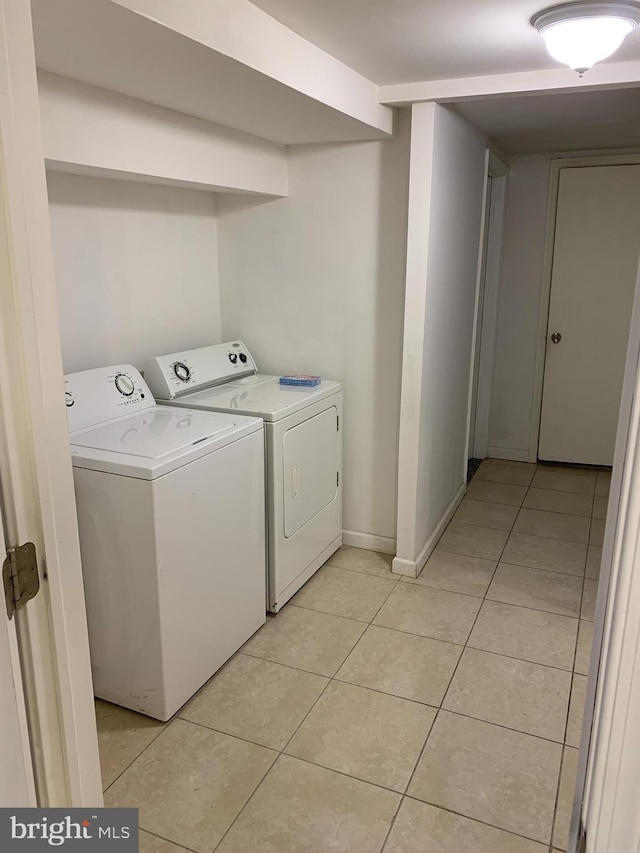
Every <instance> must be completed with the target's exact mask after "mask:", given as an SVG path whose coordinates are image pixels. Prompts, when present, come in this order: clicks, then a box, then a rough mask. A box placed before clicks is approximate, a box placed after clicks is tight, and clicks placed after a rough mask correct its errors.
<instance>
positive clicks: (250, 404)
mask: <svg viewBox="0 0 640 853" xmlns="http://www.w3.org/2000/svg"><path fill="white" fill-rule="evenodd" d="M278 379H279V377H277V376H265V375H264V374H260V373H255V374H253V375H252V376H246V377H244V378H243V379H237V380H235V381H234V382H227V383H226V384H224V385H218V386H216V387H214V388H207V389H205V390H203V391H196V392H195V393H194V394H186V395H185V396H183V397H180V398H179V400H176V401H175V402H176V403H179V404H180V405H182V406H189V408H194V409H199V408H202V409H208V410H212V409H213V410H215V411H218V412H230V413H235V412H237V413H238V414H241V415H249V416H254V417H260V418H262V419H263V420H265V421H279V420H280V419H281V418H286V417H289V415H293V414H295V413H297V412H299V411H300V410H301V409H304V408H306V407H307V406H312V405H313V404H314V403H318V402H319V401H320V400H323V399H325V397H330V396H331V395H333V394H337V393H338V392H339V391H341V390H342V383H341V382H337V381H334V380H327V379H323V380H322V381H321V382H320V384H319V385H315V386H314V387H312V388H308V387H298V386H295V385H280V383H279V381H278Z"/></svg>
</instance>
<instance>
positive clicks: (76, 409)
mask: <svg viewBox="0 0 640 853" xmlns="http://www.w3.org/2000/svg"><path fill="white" fill-rule="evenodd" d="M64 396H65V403H66V406H67V421H68V423H69V431H70V432H74V431H75V430H78V429H85V428H86V427H90V426H95V425H96V424H102V423H105V422H107V421H110V420H114V419H115V418H120V417H122V416H123V415H128V414H131V413H133V412H140V411H144V410H145V409H150V408H152V407H153V406H155V400H154V399H153V395H152V393H151V391H150V390H149V387H148V386H147V383H146V382H145V381H144V379H143V378H142V376H141V374H140V372H139V371H138V370H136V368H135V367H133V365H131V364H121V365H117V366H116V367H98V368H96V369H95V370H83V371H81V372H79V373H69V374H67V376H65V378H64Z"/></svg>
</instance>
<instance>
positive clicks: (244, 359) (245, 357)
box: [240, 352, 247, 364]
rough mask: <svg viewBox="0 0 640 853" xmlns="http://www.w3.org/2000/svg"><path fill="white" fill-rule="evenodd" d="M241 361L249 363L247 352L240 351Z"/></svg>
mask: <svg viewBox="0 0 640 853" xmlns="http://www.w3.org/2000/svg"><path fill="white" fill-rule="evenodd" d="M240 361H241V362H242V363H243V364H246V363H247V356H246V354H245V353H243V352H241V353H240Z"/></svg>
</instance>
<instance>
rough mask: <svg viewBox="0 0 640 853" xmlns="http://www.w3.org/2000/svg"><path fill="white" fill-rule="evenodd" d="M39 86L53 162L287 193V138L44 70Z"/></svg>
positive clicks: (204, 185)
mask: <svg viewBox="0 0 640 853" xmlns="http://www.w3.org/2000/svg"><path fill="white" fill-rule="evenodd" d="M38 92H39V97H40V113H41V118H42V136H43V143H44V156H45V158H46V160H47V164H48V166H49V167H50V168H53V169H57V170H61V171H68V172H76V173H81V174H96V175H98V176H100V175H102V176H104V177H113V178H122V179H124V180H130V181H134V180H136V181H146V182H151V183H155V184H162V183H165V184H174V185H178V186H182V187H194V188H199V189H208V190H211V189H214V190H215V189H219V190H225V191H230V190H235V191H238V192H255V193H265V194H269V195H276V196H279V195H286V193H287V155H286V149H285V147H284V146H282V145H274V144H273V143H272V142H265V141H264V140H263V139H257V138H256V137H255V136H248V135H247V134H246V133H238V132H237V131H234V130H229V128H226V127H220V126H219V125H216V124H212V123H211V122H208V121H203V120H202V119H197V118H193V117H191V116H187V115H183V114H181V113H177V112H174V111H173V110H166V109H162V108H161V107H156V106H153V105H152V104H148V103H146V102H145V101H140V100H138V99H136V98H129V97H126V96H125V95H120V94H117V93H116V92H110V91H108V90H107V89H100V88H98V87H97V86H89V85H88V84H86V83H80V82H78V81H77V80H70V79H69V78H68V77H60V76H58V75H57V74H47V73H46V72H44V71H41V72H39V74H38Z"/></svg>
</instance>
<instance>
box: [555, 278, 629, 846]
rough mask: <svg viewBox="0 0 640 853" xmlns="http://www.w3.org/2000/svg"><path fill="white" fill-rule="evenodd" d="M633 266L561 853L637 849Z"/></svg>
mask: <svg viewBox="0 0 640 853" xmlns="http://www.w3.org/2000/svg"><path fill="white" fill-rule="evenodd" d="M639 531H640V267H639V271H638V276H637V280H636V290H635V298H634V305H633V312H632V317H631V328H630V333H629V345H628V347H627V358H626V364H625V374H624V383H623V389H622V399H621V403H620V415H619V420H618V429H617V435H616V448H615V457H614V465H613V474H612V479H611V493H610V497H609V504H608V509H607V523H606V528H605V537H604V543H603V557H602V567H601V574H600V585H599V588H598V597H597V602H596V611H595V617H594V629H593V645H592V649H591V661H590V666H589V678H588V683H587V693H586V700H585V713H584V721H583V726H582V736H581V741H580V754H579V760H578V772H577V779H576V787H575V794H574V802H573V810H572V818H571V829H570V834H569V843H568V846H567V850H568V853H575V851H576V850H579V849H582V848H580V847H579V842H580V840H581V837H582V835H583V833H585V832H586V849H587V850H588V851H590V853H591V852H592V851H593V852H595V851H598V853H614V851H618V850H637V849H638V845H639V844H640V825H639V824H638V821H637V819H636V812H637V808H636V804H637V790H638V784H640V771H639V768H640V765H639V764H638V760H637V756H638V750H639V749H640V737H639V736H638V732H637V728H636V727H635V726H634V721H635V720H636V719H637V714H638V713H640V656H639V655H638V650H639V648H640V572H639V571H638V569H639V567H640V533H639Z"/></svg>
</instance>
